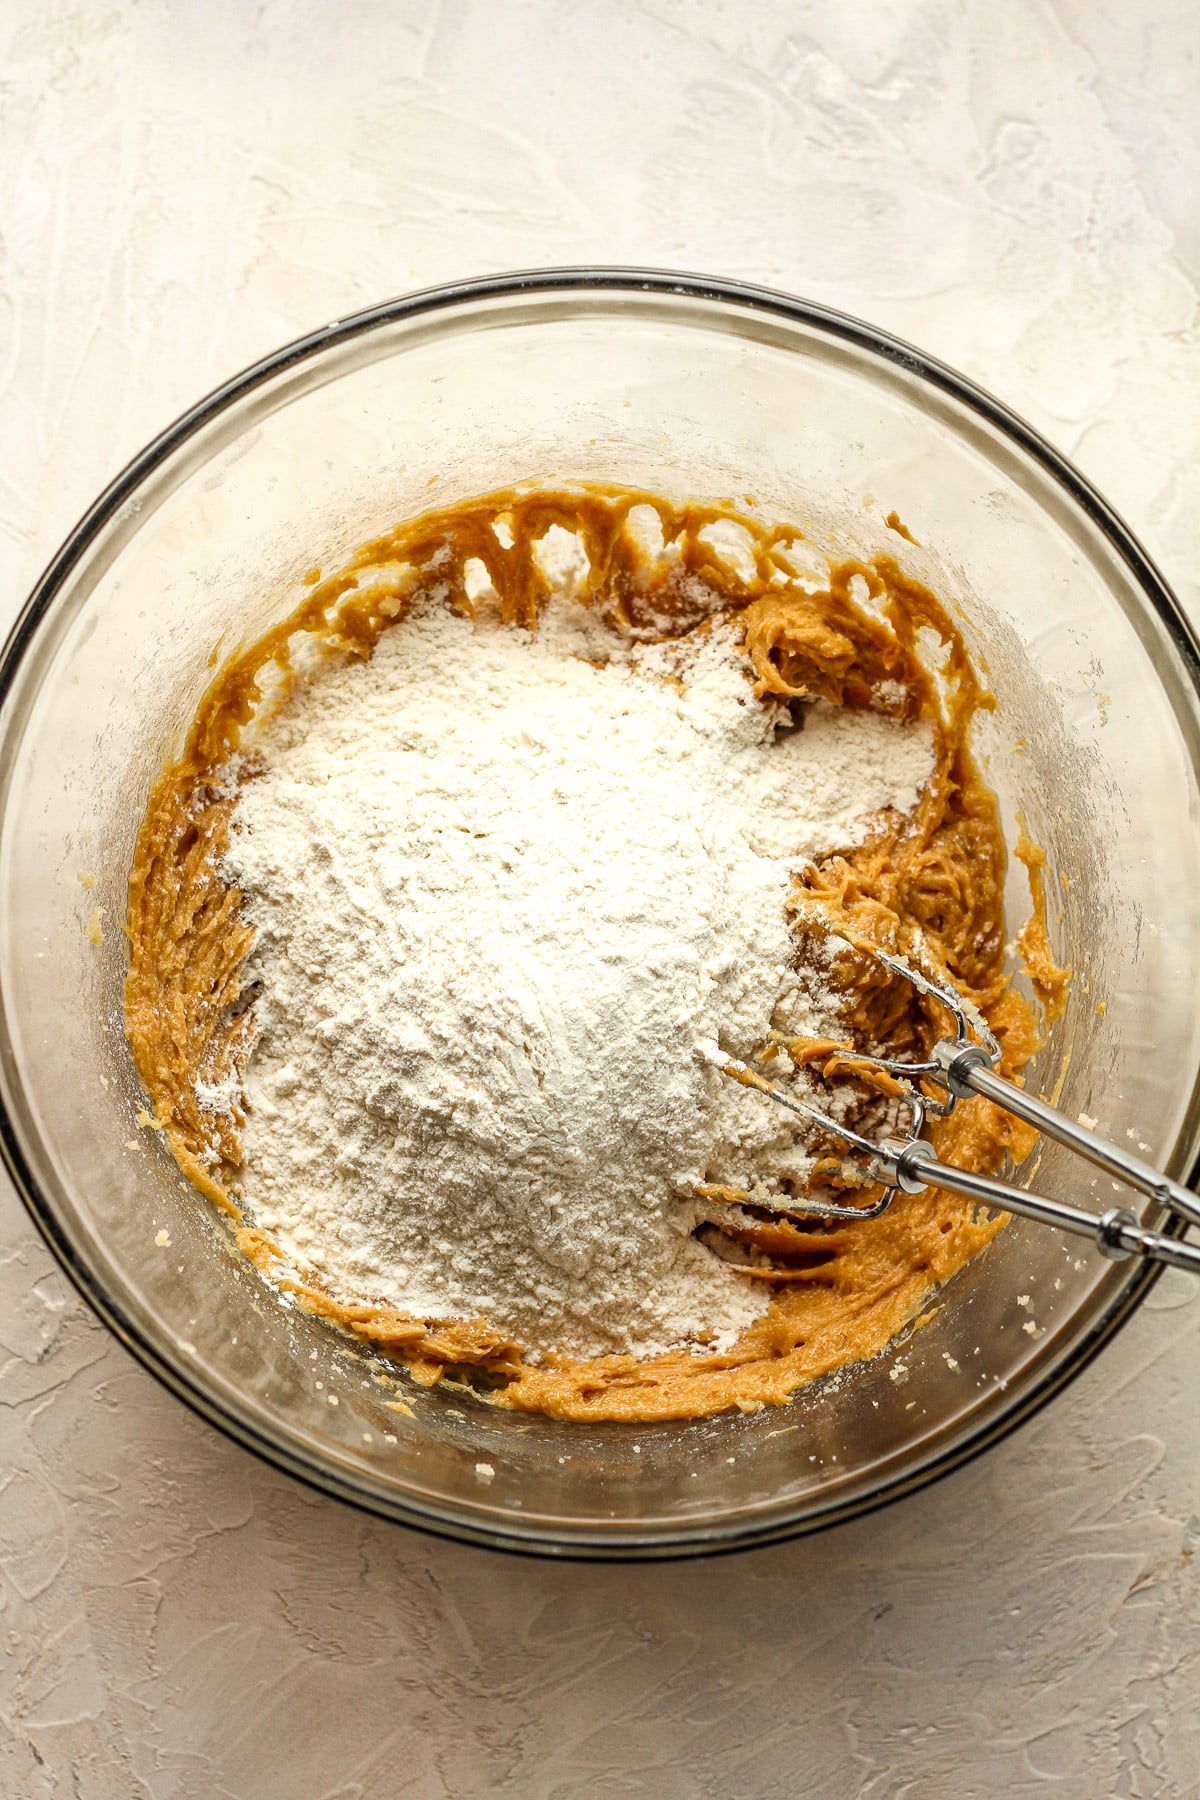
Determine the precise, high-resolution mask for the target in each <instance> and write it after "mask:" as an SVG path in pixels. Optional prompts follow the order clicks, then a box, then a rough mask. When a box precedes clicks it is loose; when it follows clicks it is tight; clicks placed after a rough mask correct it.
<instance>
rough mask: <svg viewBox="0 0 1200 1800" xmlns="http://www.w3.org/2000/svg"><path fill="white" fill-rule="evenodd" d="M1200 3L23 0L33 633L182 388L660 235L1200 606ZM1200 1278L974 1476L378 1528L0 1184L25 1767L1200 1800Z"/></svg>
mask: <svg viewBox="0 0 1200 1800" xmlns="http://www.w3.org/2000/svg"><path fill="white" fill-rule="evenodd" d="M1198 18H1200V14H1198V13H1197V10H1196V8H1195V6H1194V4H1193V0H1125V4H1123V5H1121V6H1119V7H1118V6H1116V5H1113V6H1101V5H1100V4H1099V3H1098V0H1058V4H1048V3H1045V0H1012V3H1011V4H1009V5H1006V6H1003V7H990V8H989V7H985V6H983V5H979V6H968V7H966V8H963V7H961V6H958V5H953V4H950V3H949V0H944V3H942V0H927V3H923V0H890V3H889V4H871V5H865V4H860V5H844V4H839V3H837V0H819V3H818V4H816V5H804V4H801V3H799V0H756V3H755V4H752V5H747V4H746V3H745V0H730V4H728V5H724V4H720V3H719V0H641V3H640V4H639V3H637V0H516V3H513V4H500V3H499V0H493V3H491V4H489V3H488V0H444V3H443V4H440V5H439V4H434V3H430V4H424V3H422V0H398V3H397V0H394V3H392V4H386V3H385V0H373V3H371V0H342V4H340V5H336V6H335V5H332V4H322V3H321V0H291V3H289V4H283V3H278V4H269V5H266V6H251V5H249V4H244V3H243V0H206V4H203V5H199V4H196V5H186V4H184V3H183V0H155V3H153V4H143V5H135V4H126V5H124V6H121V5H112V4H102V3H101V0H89V3H88V4H82V5H79V4H76V5H70V4H62V3H61V0H7V4H6V5H5V7H4V8H3V12H2V14H0V67H2V69H3V80H4V101H3V107H2V108H0V167H3V169H4V171H5V180H4V182H3V185H2V187H0V238H2V246H3V265H2V268H0V346H2V355H3V366H4V381H3V393H2V397H0V576H2V588H0V592H2V595H3V601H2V604H3V607H4V609H5V614H6V616H7V615H9V614H11V612H12V611H14V610H15V607H16V605H17V603H18V599H19V596H20V594H21V593H22V592H23V591H24V590H25V589H26V588H27V586H28V584H29V582H30V580H31V579H32V577H33V576H34V574H35V573H36V571H37V569H38V567H39V566H40V565H41V564H42V563H43V562H44V560H45V559H46V557H47V556H48V554H49V552H50V551H51V550H52V549H53V547H54V546H55V544H56V543H57V541H58V540H59V538H60V537H61V536H62V534H63V533H64V532H65V530H66V529H67V528H68V526H69V525H70V524H71V522H72V521H73V519H74V518H75V516H76V515H77V514H78V512H79V511H80V510H81V509H82V507H83V506H84V505H85V504H86V503H87V502H88V501H89V500H90V499H91V497H92V495H93V494H94V493H95V491H96V490H97V489H98V488H99V486H100V485H101V484H102V482H103V481H104V480H105V479H107V477H108V476H109V475H110V474H111V473H112V472H113V471H114V470H115V468H116V467H117V465H118V464H119V463H120V462H121V461H122V460H123V459H124V457H125V456H126V455H127V454H128V453H130V452H132V451H133V450H135V449H136V448H137V447H138V446H139V445H140V444H141V443H142V442H143V441H144V439H145V438H146V437H147V436H148V435H150V433H151V432H152V431H153V430H154V429H156V428H157V427H158V426H159V425H161V424H162V423H163V422H164V421H165V420H166V419H167V418H168V417H169V416H170V415H171V414H172V413H174V412H175V411H177V410H178V409H180V408H181V407H182V406H184V405H185V404H186V403H187V402H189V401H190V400H192V399H193V398H195V397H196V395H197V394H199V393H200V392H201V391H202V390H203V389H205V388H206V387H208V386H210V385H212V384H213V383H214V382H215V381H217V380H218V379H219V378H220V377H222V376H224V375H225V374H227V373H229V372H230V371H231V370H233V369H235V368H237V367H239V366H240V365H242V364H244V363H245V362H247V361H248V360H250V359H251V358H252V357H254V356H255V355H257V354H259V353H260V352H262V351H265V350H267V349H270V348H271V347H273V346H274V345H275V344H277V343H279V342H281V341H283V340H284V339H286V338H288V337H290V336H292V335H294V334H295V333H297V332H298V331H300V330H301V329H303V328H305V327H307V326H310V325H313V324H316V323H318V322H319V321H321V320H323V319H326V318H332V317H335V316H337V315H338V314H340V313H343V312H346V311H348V310H350V309H352V308H353V307H356V306H359V305H362V304H364V303H366V302H368V301H372V300H376V299H379V298H381V297H383V296H385V295H387V294H391V293H393V292H396V291H398V290H402V289H405V288H409V287H413V286H417V285H422V284H424V283H426V282H430V281H435V280H440V279H443V278H449V277H453V276H458V275H463V274H470V273H476V272H481V271H487V270H495V269H502V268H505V267H513V266H520V265H528V264H535V263H549V262H559V261H583V260H587V259H589V258H595V259H599V260H605V261H617V260H621V259H631V260H637V261H643V262H655V263H669V264H675V265H678V266H683V267H693V268H701V269H710V270H714V271H717V272H725V273H730V274H736V275H740V276H745V277H748V278H751V279H764V280H768V281H772V282H774V283H776V284H777V285H780V286H784V287H789V288H792V289H794V290H796V291H798V292H802V293H807V294H809V295H811V296H813V297H815V298H819V299H822V300H826V301H829V302H832V303H833V304H836V305H840V306H843V307H844V308H846V309H847V310H849V311H851V312H856V313H860V314H862V315H863V316H865V317H867V318H870V319H872V320H875V321H876V322H878V323H880V324H882V325H884V326H888V327H891V328H892V329H894V330H896V331H898V332H900V333H901V334H903V335H905V336H908V337H911V338H912V339H913V340H915V341H916V342H917V343H919V344H921V345H923V346H924V347H926V348H928V349H930V350H932V351H934V352H936V353H938V354H940V355H941V356H943V357H945V358H946V359H947V360H948V361H950V362H952V363H956V364H958V365H959V366H960V367H962V368H964V369H965V370H966V371H967V372H968V373H970V374H972V375H975V376H976V377H978V378H979V379H981V380H982V381H983V382H985V383H986V384H988V385H990V386H991V387H993V388H994V389H995V390H996V391H997V392H999V393H1000V394H1001V395H1002V396H1003V397H1004V398H1005V399H1007V400H1008V401H1010V402H1011V403H1012V404H1013V405H1014V406H1015V407H1016V408H1017V409H1018V410H1020V411H1022V412H1024V413H1025V414H1026V415H1027V416H1029V417H1030V418H1031V419H1032V420H1033V421H1034V422H1035V423H1036V424H1038V425H1040V426H1042V427H1043V428H1044V429H1045V430H1046V431H1047V433H1048V434H1049V435H1050V437H1051V438H1052V439H1053V440H1054V441H1055V442H1057V443H1058V444H1059V445H1060V446H1062V447H1063V448H1064V449H1066V450H1067V451H1068V453H1070V454H1073V455H1074V456H1075V457H1076V458H1077V459H1078V461H1079V462H1080V463H1081V465H1082V466H1083V468H1084V469H1085V470H1086V472H1087V473H1088V474H1090V475H1091V476H1093V478H1095V479H1096V480H1097V481H1098V482H1099V484H1100V486H1101V487H1102V488H1103V489H1104V490H1105V491H1106V492H1107V493H1108V494H1109V496H1110V498H1111V499H1112V500H1113V501H1114V502H1115V504H1116V505H1117V506H1118V507H1119V508H1120V509H1121V510H1122V511H1123V512H1124V513H1125V515H1126V516H1127V517H1128V518H1129V520H1130V521H1131V523H1132V524H1133V526H1134V527H1135V529H1137V530H1139V531H1140V532H1141V533H1142V535H1143V536H1144V538H1145V539H1146V541H1147V542H1148V544H1149V546H1150V548H1151V550H1152V552H1153V553H1155V554H1156V555H1157V557H1158V558H1159V560H1160V561H1161V562H1162V564H1163V565H1164V567H1165V569H1166V572H1167V574H1168V576H1169V577H1170V578H1171V579H1173V580H1174V582H1175V583H1176V585H1177V587H1178V589H1179V590H1180V591H1181V593H1182V594H1183V596H1184V598H1185V600H1187V601H1188V602H1189V604H1191V605H1192V606H1193V607H1195V606H1197V605H1198V604H1200V595H1198V591H1197V585H1196V581H1195V576H1194V570H1193V566H1192V565H1193V561H1194V558H1195V555H1196V518H1197V512H1198V502H1200V455H1198V452H1200V405H1198V402H1200V337H1198V336H1197V331H1196V290H1195V280H1196V276H1197V273H1198V272H1200V168H1198V153H1197V132H1196V126H1195V110H1196V109H1195V93H1196V87H1197V76H1198V67H1197V52H1198V50H1200V43H1198V29H1197V20H1198ZM1198 1353H1200V1294H1197V1293H1196V1292H1195V1291H1194V1290H1191V1289H1189V1288H1188V1287H1187V1286H1186V1278H1185V1277H1183V1276H1176V1277H1173V1278H1168V1279H1167V1280H1166V1281H1164V1282H1163V1283H1162V1284H1161V1285H1160V1286H1159V1288H1158V1289H1157V1291H1156V1294H1155V1296H1154V1299H1153V1301H1152V1302H1151V1303H1150V1304H1149V1305H1148V1306H1147V1307H1146V1308H1145V1309H1144V1310H1143V1312H1142V1314H1141V1316H1140V1317H1138V1318H1137V1319H1136V1320H1135V1321H1134V1322H1133V1323H1132V1324H1131V1325H1130V1326H1129V1328H1128V1329H1127V1330H1126V1331H1125V1332H1124V1333H1123V1334H1122V1336H1121V1337H1120V1338H1119V1340H1118V1341H1117V1342H1116V1343H1115V1344H1114V1345H1112V1346H1111V1347H1110V1348H1109V1350H1108V1351H1107V1352H1106V1353H1105V1355H1104V1356H1103V1357H1102V1359H1101V1361H1100V1362H1099V1364H1098V1365H1097V1366H1095V1367H1094V1368H1093V1369H1092V1370H1091V1371H1090V1372H1089V1373H1088V1374H1086V1375H1085V1376H1084V1377H1083V1378H1082V1379H1081V1380H1080V1381H1079V1382H1078V1384H1077V1385H1076V1386H1075V1387H1074V1388H1073V1389H1072V1390H1071V1391H1070V1393H1069V1395H1067V1396H1066V1397H1063V1398H1060V1399H1059V1400H1058V1401H1056V1402H1055V1403H1054V1404H1053V1405H1052V1406H1051V1408H1050V1409H1049V1411H1048V1412H1046V1413H1044V1414H1043V1415H1042V1416H1041V1417H1040V1418H1039V1419H1038V1420H1037V1421H1036V1422H1035V1423H1034V1424H1033V1425H1031V1426H1029V1427H1027V1428H1026V1429H1025V1430H1023V1431H1022V1432H1020V1433H1019V1434H1018V1435H1017V1436H1015V1437H1014V1438H1012V1439H1010V1440H1009V1441H1008V1442H1007V1443H1005V1444H1004V1445H1003V1446H1001V1447H1000V1448H999V1449H997V1450H994V1451H993V1452H991V1453H990V1454H989V1455H988V1456H987V1457H986V1458H984V1459H983V1460H982V1461H980V1462H977V1463H976V1464H974V1465H972V1466H971V1467H970V1468H968V1469H967V1470H965V1471H963V1472H961V1473H959V1474H958V1475H956V1476H954V1477H952V1478H951V1479H949V1480H948V1481H946V1482H944V1483H943V1484H942V1485H941V1486H939V1487H938V1488H936V1489H935V1490H933V1491H931V1492H929V1493H926V1494H924V1495H921V1496H918V1497H917V1498H915V1499H913V1500H910V1501H908V1502H906V1503H904V1504H902V1505H899V1506H896V1507H893V1508H892V1509H891V1510H890V1511H888V1512H886V1513H884V1514H882V1515H878V1516H876V1517H875V1518H873V1519H869V1520H866V1521H862V1522H859V1523H857V1524H855V1525H852V1526H848V1527H845V1528H843V1529H842V1530H840V1531H838V1532H835V1533H833V1534H827V1535H826V1536H824V1537H821V1538H819V1539H815V1540H812V1541H810V1542H806V1543H798V1544H794V1545H790V1546H785V1547H783V1548H779V1549H774V1550H770V1551H761V1552H756V1553H754V1554H753V1555H749V1556H744V1557H738V1558H734V1559H730V1560H726V1561H723V1562H717V1563H711V1564H699V1565H677V1566H669V1567H662V1568H633V1569H622V1568H589V1567H550V1566H541V1565H538V1564H530V1563H526V1562H517V1561H515V1560H508V1559H503V1558H499V1557H495V1556H489V1555H488V1554H487V1553H485V1552H483V1551H475V1550H468V1549H463V1548H458V1547H455V1546H451V1545H446V1544H439V1543H436V1542H434V1541H432V1540H428V1539H424V1538H420V1537H417V1536H414V1535H410V1534H408V1533H406V1532H403V1531H400V1530H398V1529H395V1528H391V1527H388V1526H385V1525H383V1524H379V1523H375V1522H373V1521H371V1520H368V1519H366V1518H363V1517H360V1516H358V1515H356V1514H354V1513H352V1512H350V1511H348V1510H345V1509H343V1508H340V1507H338V1506H336V1505H334V1504H333V1503H331V1502H328V1501H325V1500H322V1499H319V1498H317V1497H315V1496H314V1495H312V1494H309V1493H307V1492H306V1491H304V1490H303V1489H301V1488H299V1487H297V1486H295V1485H293V1484H292V1483H291V1482H290V1481H288V1480H286V1479H285V1478H284V1477H283V1476H282V1475H278V1474H276V1473H274V1472H273V1471H271V1470H269V1469H267V1468H265V1467H262V1466H260V1465H259V1464H258V1463H256V1462H254V1461H252V1460H251V1459H250V1458H249V1457H248V1456H247V1455H245V1454H244V1453H243V1452H242V1451H240V1450H237V1449H235V1448H234V1447H233V1446H232V1445H231V1444H228V1443H226V1442H225V1441H224V1440H223V1439H221V1438H220V1437H218V1436H217V1435H216V1434H215V1433H214V1432H212V1431H211V1430H209V1429H208V1428H207V1427H206V1426H204V1425H201V1424H200V1423H199V1422H198V1421H197V1420H195V1419H194V1418H193V1417H192V1416H191V1415H190V1414H189V1413H187V1412H186V1411H185V1410H184V1409H183V1408H182V1407H181V1406H179V1405H178V1404H177V1403H176V1402H175V1401H174V1400H172V1399H170V1398H169V1397H168V1396H167V1395H166V1394H164V1393H163V1392H161V1391H160V1390H159V1389H158V1388H157V1387H156V1386H155V1385H154V1384H153V1383H152V1382H151V1380H150V1378H149V1377H148V1376H146V1375H144V1374H143V1373H142V1372H141V1370H140V1369H139V1368H138V1367H136V1366H135V1365H134V1364H133V1363H132V1362H131V1361H130V1359H129V1358H128V1357H127V1356H126V1355H125V1353H124V1352H123V1351H122V1350H120V1349H119V1348H118V1347H117V1345H116V1344H115V1343H114V1342H112V1341H111V1340H110V1339H109V1337H108V1335H107V1334H106V1332H105V1331H104V1330H103V1329H102V1328H101V1327H100V1326H99V1325H97V1324H96V1323H95V1322H94V1320H92V1319H91V1318H90V1317H89V1316H88V1315H87V1314H86V1313H85V1312H84V1310H83V1309H82V1308H81V1307H80V1306H78V1305H77V1304H76V1302H75V1299H74V1296H73V1295H72V1294H71V1292H70V1291H69V1290H68V1288H67V1287H66V1284H65V1282H64V1281H63V1279H62V1278H61V1277H60V1276H59V1275H58V1274H57V1273H56V1272H55V1270H54V1268H53V1267H52V1265H51V1263H50V1261H49V1258H48V1256H47V1255H46V1253H45V1252H44V1251H43V1249H42V1248H41V1247H40V1244H39V1242H38V1241H37V1240H36V1238H35V1237H34V1234H33V1232H32V1230H31V1228H30V1227H29V1226H28V1224H27V1223H26V1221H25V1218H24V1215H23V1213H22V1211H21V1210H20V1208H19V1206H18V1203H17V1201H16V1200H15V1198H13V1197H12V1196H11V1194H10V1193H8V1192H7V1190H6V1191H5V1192H4V1193H3V1194H2V1195H0V1574H2V1589H0V1634H2V1641H3V1644H4V1650H5V1656H4V1661H3V1664H2V1665H0V1793H2V1794H3V1795H4V1796H5V1797H6V1800H7V1796H14V1797H15V1796H20V1797H21V1800H25V1797H26V1796H28V1797H29V1800H42V1797H43V1796H58V1795H77V1796H80V1797H81V1800H143V1797H146V1796H153V1800H192V1797H193V1796H194V1797H196V1800H207V1797H208V1796H218V1797H229V1796H232V1797H236V1800H276V1797H279V1800H282V1797H283V1796H285V1795H286V1796H289V1797H291V1796H295V1797H297V1800H335V1797H336V1800H366V1797H368V1796H369V1797H371V1800H375V1797H376V1796H383V1797H387V1796H392V1795H405V1796H417V1797H419V1800H425V1797H426V1796H429V1797H430V1800H441V1797H442V1796H451V1797H454V1800H457V1797H458V1796H471V1797H474V1796H477V1795H491V1794H511V1795H514V1796H519V1797H520V1800H566V1797H573V1796H575V1795H577V1794H584V1793H586V1794H613V1795H616V1794H644V1795H649V1796H654V1797H655V1800H685V1797H689V1796H704V1797H706V1800H707V1797H712V1800H717V1797H724V1796H730V1795H733V1796H750V1797H752V1800H760V1797H761V1800H769V1797H770V1800H774V1797H776V1796H778V1797H779V1800H783V1797H784V1796H787V1797H788V1800H792V1797H794V1796H797V1795H799V1796H803V1797H804V1800H808V1797H810V1796H811V1797H812V1800H842V1797H843V1796H862V1797H869V1800H884V1797H885V1796H887V1797H888V1800H893V1797H895V1800H899V1797H900V1796H913V1797H916V1796H920V1797H921V1800H925V1797H926V1796H952V1797H953V1800H960V1797H963V1800H970V1797H973V1796H981V1797H983V1800H990V1796H993V1795H999V1794H1012V1795H1016V1796H1040V1795H1042V1794H1046V1795H1062V1796H1068V1797H1070V1800H1074V1797H1076V1796H1078V1797H1079V1800H1096V1797H1103V1796H1109V1795H1112V1796H1128V1797H1130V1800H1135V1797H1136V1800H1151V1797H1154V1800H1158V1797H1168V1796H1177V1795H1178V1796H1190V1795H1194V1794H1195V1793H1196V1792H1197V1791H1198V1789H1200V1716H1198V1712H1197V1706H1196V1693H1197V1680H1198V1676H1200V1593H1198V1591H1197V1582H1196V1568H1195V1562H1194V1554H1195V1550H1196V1546H1197V1544H1198V1543H1200V1419H1198V1416H1197V1409H1196V1404H1195V1390H1194V1384H1193V1383H1192V1381H1191V1380H1190V1376H1191V1372H1192V1370H1193V1368H1194V1367H1195V1362H1196V1357H1197V1354H1198Z"/></svg>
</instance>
